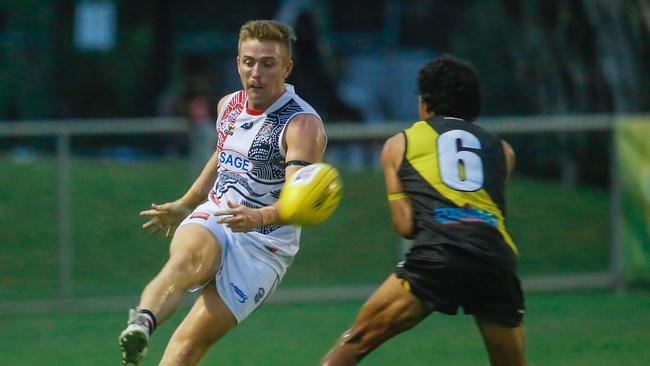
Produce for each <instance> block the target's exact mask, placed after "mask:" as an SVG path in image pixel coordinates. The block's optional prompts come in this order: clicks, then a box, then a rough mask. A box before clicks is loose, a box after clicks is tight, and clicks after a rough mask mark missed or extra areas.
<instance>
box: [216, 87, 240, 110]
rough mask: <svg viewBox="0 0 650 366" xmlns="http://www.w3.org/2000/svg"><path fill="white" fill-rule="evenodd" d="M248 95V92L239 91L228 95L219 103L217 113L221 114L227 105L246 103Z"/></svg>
mask: <svg viewBox="0 0 650 366" xmlns="http://www.w3.org/2000/svg"><path fill="white" fill-rule="evenodd" d="M246 98H247V93H246V90H243V89H242V90H237V91H234V92H232V93H228V94H226V95H224V96H223V97H221V99H219V102H218V103H217V112H221V111H222V110H223V107H224V106H225V105H231V104H237V103H243V102H244V101H246Z"/></svg>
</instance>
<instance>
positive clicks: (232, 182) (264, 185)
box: [119, 20, 326, 366]
mask: <svg viewBox="0 0 650 366" xmlns="http://www.w3.org/2000/svg"><path fill="white" fill-rule="evenodd" d="M293 39H294V34H293V30H292V29H291V28H290V27H288V26H286V25H284V24H282V23H279V22H276V21H269V20H258V21H249V22H247V23H246V24H244V25H243V26H242V28H241V30H240V34H239V44H238V56H237V70H238V73H239V75H240V78H241V83H242V86H243V90H240V91H238V92H235V93H232V94H228V95H226V96H224V97H223V98H222V99H221V100H220V101H219V103H218V106H217V109H218V118H217V121H216V128H217V135H218V139H217V149H216V151H215V153H214V154H213V155H212V157H211V158H210V160H209V161H208V162H207V164H206V165H205V168H204V169H203V171H202V172H201V174H200V176H199V177H198V178H197V180H196V181H195V182H194V183H193V184H192V186H191V187H190V189H189V190H188V191H187V193H185V194H184V195H183V196H182V197H181V198H180V199H178V200H176V201H173V202H168V203H165V204H161V205H157V204H152V205H151V209H149V210H145V211H142V212H141V213H140V215H141V216H145V217H147V218H149V221H147V222H146V223H145V224H144V225H143V228H144V229H151V230H152V232H153V233H158V232H160V231H162V232H165V233H166V236H171V235H172V234H173V239H172V241H171V244H170V249H169V253H170V255H169V259H168V261H167V263H166V264H165V265H164V267H163V268H162V270H161V271H160V272H159V273H158V275H157V276H156V277H155V278H154V279H153V280H152V281H151V282H150V283H149V284H148V285H147V286H146V288H145V289H144V291H143V293H142V296H141V298H140V303H139V304H138V306H137V307H136V308H134V309H131V310H130V313H129V320H128V326H127V328H126V329H125V330H124V331H123V332H122V333H121V334H120V337H119V343H120V347H121V349H122V362H123V363H124V364H127V363H134V364H137V363H138V362H140V361H141V359H142V356H143V355H144V353H145V352H146V350H147V346H148V343H149V338H150V336H151V333H152V332H153V331H154V329H155V328H156V326H157V325H160V324H161V323H162V322H164V321H165V320H166V319H168V318H169V317H170V315H171V314H172V313H173V312H174V310H175V308H176V307H177V306H178V304H179V302H180V301H181V298H182V296H183V294H184V293H185V292H186V291H187V290H194V291H200V296H199V297H198V299H197V300H196V302H195V304H194V305H193V307H192V309H191V310H190V312H189V313H188V314H187V316H186V317H185V319H184V320H183V322H182V323H181V324H180V325H179V326H178V328H177V329H176V331H175V332H174V334H173V336H172V338H171V340H170V341H169V344H168V345H167V348H166V350H165V353H164V356H163V358H162V360H161V362H160V365H176V366H178V365H195V364H197V363H198V362H199V360H200V359H201V357H202V356H203V355H204V354H205V353H206V351H207V350H208V349H209V348H210V347H211V346H212V344H214V343H215V342H216V341H217V340H219V339H220V338H221V337H222V336H223V335H224V334H226V333H227V332H228V331H229V330H230V329H232V328H233V327H235V326H236V325H237V324H238V323H239V322H241V321H242V320H243V319H245V318H246V317H247V316H248V315H249V314H250V313H251V312H252V311H254V310H255V309H256V308H257V307H259V306H260V305H261V304H262V303H263V301H264V300H265V299H266V298H267V297H268V296H269V295H270V294H271V293H272V292H273V291H274V290H275V287H276V286H277V284H278V282H279V281H280V280H281V279H282V277H283V275H284V273H285V271H286V269H287V267H288V266H289V265H290V264H291V261H292V259H293V256H294V255H295V254H296V252H297V250H298V244H299V238H300V227H299V226H296V225H292V224H291V223H286V222H281V219H280V217H279V214H278V211H277V209H276V206H275V202H277V198H278V197H279V192H280V189H281V187H282V184H283V183H284V181H285V179H286V177H289V176H290V175H291V174H293V173H295V172H296V171H297V170H299V169H300V168H301V167H302V166H305V165H308V164H310V163H316V162H320V161H321V160H322V158H323V153H324V150H325V145H326V136H325V131H324V127H323V123H322V121H321V119H320V117H319V116H318V114H317V113H316V111H314V109H313V108H312V107H311V106H309V105H308V104H307V103H306V102H304V101H303V100H302V99H300V98H299V97H298V96H297V95H296V94H295V92H294V90H293V87H292V86H291V85H288V84H285V79H286V78H287V77H288V76H289V74H290V72H291V69H292V66H293V63H292V61H291V41H292V40H293Z"/></svg>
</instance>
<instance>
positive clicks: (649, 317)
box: [0, 291, 650, 366]
mask: <svg viewBox="0 0 650 366" xmlns="http://www.w3.org/2000/svg"><path fill="white" fill-rule="evenodd" d="M360 305H361V303H360V302H346V303H320V304H307V303H304V304H274V303H270V304H267V305H265V306H264V307H263V308H262V309H260V310H259V311H257V312H255V313H254V314H253V315H252V316H251V318H250V319H248V320H247V321H245V322H244V323H242V325H240V326H239V327H238V328H237V329H235V330H233V331H232V332H231V333H230V334H228V335H227V336H226V337H225V338H224V339H223V340H222V341H221V342H220V343H218V344H217V345H216V346H215V347H213V349H212V350H211V351H210V353H209V354H208V355H207V356H206V358H205V359H204V361H203V362H202V363H201V364H202V365H239V366H253V365H255V366H257V365H263V366H288V365H290V366H301V365H316V364H317V363H318V360H319V359H320V358H321V357H322V356H323V355H324V353H325V352H326V351H327V350H328V348H329V347H330V346H331V345H332V343H333V342H334V340H335V339H336V338H337V336H338V335H339V334H340V333H342V332H343V330H345V329H346V327H347V326H348V325H349V324H350V322H351V321H352V320H353V318H354V316H355V314H356V312H357V310H358V308H359V306H360ZM527 307H528V311H527V315H526V318H525V319H526V327H527V329H526V334H527V347H528V350H527V354H528V361H529V365H531V366H550V365H552V366H619V365H625V366H646V365H648V363H649V360H650V347H648V344H650V327H648V324H650V292H641V291H630V292H627V293H624V294H622V295H615V294H613V293H611V292H584V293H574V294H533V295H529V296H528V298H527ZM186 311H187V309H180V310H179V313H177V314H176V316H175V317H174V318H172V320H170V322H169V323H167V324H165V325H163V326H162V327H161V328H160V329H159V330H158V331H157V333H156V334H155V335H154V338H153V341H152V345H151V348H150V352H149V355H148V357H147V359H146V360H145V362H144V363H143V365H144V366H146V365H156V364H157V361H158V360H159V359H160V356H161V355H162V352H163V350H164V347H165V345H166V343H167V340H168V339H169V337H170V335H171V332H172V330H173V328H174V327H175V325H177V324H178V323H179V322H180V320H181V318H182V316H183V314H184V313H185V312H186ZM125 320H126V313H125V312H119V313H117V312H95V313H82V314H54V315H47V314H35V315H20V316H11V317H8V316H2V315H0V365H1V366H31V365H34V366H36V365H38V366H41V365H97V366H101V365H119V351H118V347H117V334H118V333H119V331H120V330H121V329H122V328H123V325H124V322H125ZM363 364H364V365H368V366H371V365H376V366H379V365H409V366H424V365H449V366H467V365H487V364H488V362H487V359H486V356H485V352H484V350H483V346H482V343H481V339H480V337H479V335H478V333H477V331H476V330H475V328H474V324H473V321H472V320H471V318H470V317H467V316H456V317H449V316H444V315H439V314H433V315H432V316H430V317H429V318H428V319H427V320H425V321H424V322H423V323H422V324H420V325H419V326H418V327H416V328H414V329H413V330H411V331H409V332H407V333H405V334H402V335H401V336H399V337H397V338H395V339H393V340H391V341H389V342H388V343H387V344H385V345H384V347H382V348H380V349H379V350H377V351H376V352H375V353H373V354H371V355H370V356H369V357H368V358H367V360H366V361H365V362H364V363H363Z"/></svg>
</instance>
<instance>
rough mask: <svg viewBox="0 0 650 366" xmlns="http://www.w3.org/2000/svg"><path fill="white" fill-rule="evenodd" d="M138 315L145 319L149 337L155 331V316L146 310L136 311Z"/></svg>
mask: <svg viewBox="0 0 650 366" xmlns="http://www.w3.org/2000/svg"><path fill="white" fill-rule="evenodd" d="M138 313H140V314H142V315H143V316H144V318H145V319H147V326H148V327H149V335H151V334H152V333H153V331H154V330H155V329H156V325H157V324H156V316H155V315H154V314H153V313H152V312H151V311H149V310H147V309H138Z"/></svg>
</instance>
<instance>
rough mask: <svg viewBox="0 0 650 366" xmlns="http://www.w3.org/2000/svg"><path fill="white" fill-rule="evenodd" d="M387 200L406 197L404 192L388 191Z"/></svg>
mask: <svg viewBox="0 0 650 366" xmlns="http://www.w3.org/2000/svg"><path fill="white" fill-rule="evenodd" d="M387 196H388V200H389V201H395V200H401V199H402V198H406V197H407V196H406V193H404V192H398V193H389V194H387Z"/></svg>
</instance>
